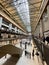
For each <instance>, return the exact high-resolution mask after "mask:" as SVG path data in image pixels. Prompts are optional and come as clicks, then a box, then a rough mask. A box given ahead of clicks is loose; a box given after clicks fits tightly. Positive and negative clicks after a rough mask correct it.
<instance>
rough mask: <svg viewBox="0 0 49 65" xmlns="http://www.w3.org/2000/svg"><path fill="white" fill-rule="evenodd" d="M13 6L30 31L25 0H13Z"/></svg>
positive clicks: (27, 7)
mask: <svg viewBox="0 0 49 65" xmlns="http://www.w3.org/2000/svg"><path fill="white" fill-rule="evenodd" d="M13 2H14V6H15V8H16V9H17V11H18V13H19V16H20V18H21V20H22V22H23V23H24V25H25V26H26V29H27V31H28V32H30V31H31V27H30V16H29V6H28V1H27V0H13Z"/></svg>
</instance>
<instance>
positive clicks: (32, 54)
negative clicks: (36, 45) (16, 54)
mask: <svg viewBox="0 0 49 65" xmlns="http://www.w3.org/2000/svg"><path fill="white" fill-rule="evenodd" d="M32 56H33V60H34V49H33V52H32Z"/></svg>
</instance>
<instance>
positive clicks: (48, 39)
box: [43, 36, 49, 44]
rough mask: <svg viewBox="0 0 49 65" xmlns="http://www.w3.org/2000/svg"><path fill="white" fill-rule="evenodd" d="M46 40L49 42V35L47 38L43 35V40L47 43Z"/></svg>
mask: <svg viewBox="0 0 49 65" xmlns="http://www.w3.org/2000/svg"><path fill="white" fill-rule="evenodd" d="M45 41H46V42H47V44H48V43H49V36H47V37H46V38H45V37H43V42H44V43H45Z"/></svg>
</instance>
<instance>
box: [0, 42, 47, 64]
mask: <svg viewBox="0 0 49 65" xmlns="http://www.w3.org/2000/svg"><path fill="white" fill-rule="evenodd" d="M31 44H32V45H29V46H28V45H27V49H26V51H28V52H29V53H31V58H30V56H29V55H27V56H25V52H24V51H25V49H24V47H25V46H24V44H22V49H23V54H22V56H21V57H20V58H19V59H18V58H17V57H16V56H15V57H12V56H10V55H8V54H7V56H6V58H5V56H4V57H3V58H1V59H0V65H46V63H45V62H44V64H43V62H42V60H41V54H40V52H39V56H38V57H37V56H36V55H35V56H34V59H33V57H32V50H33V47H34V45H33V42H31ZM16 47H19V48H21V47H20V44H16ZM35 53H36V49H35Z"/></svg>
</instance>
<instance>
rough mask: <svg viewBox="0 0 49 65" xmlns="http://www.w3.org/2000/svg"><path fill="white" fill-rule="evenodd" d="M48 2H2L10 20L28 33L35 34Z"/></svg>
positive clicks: (22, 0) (45, 0) (1, 0)
mask: <svg viewBox="0 0 49 65" xmlns="http://www.w3.org/2000/svg"><path fill="white" fill-rule="evenodd" d="M47 2H48V0H0V8H1V7H2V8H3V10H5V11H4V12H6V13H7V14H8V15H9V16H10V18H11V19H12V20H13V21H14V22H15V23H16V24H18V25H19V26H20V27H21V28H23V29H24V30H25V31H27V32H32V33H33V32H34V31H35V29H36V26H37V24H38V22H39V20H40V18H41V15H42V13H43V11H44V8H45V6H46V4H47Z"/></svg>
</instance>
